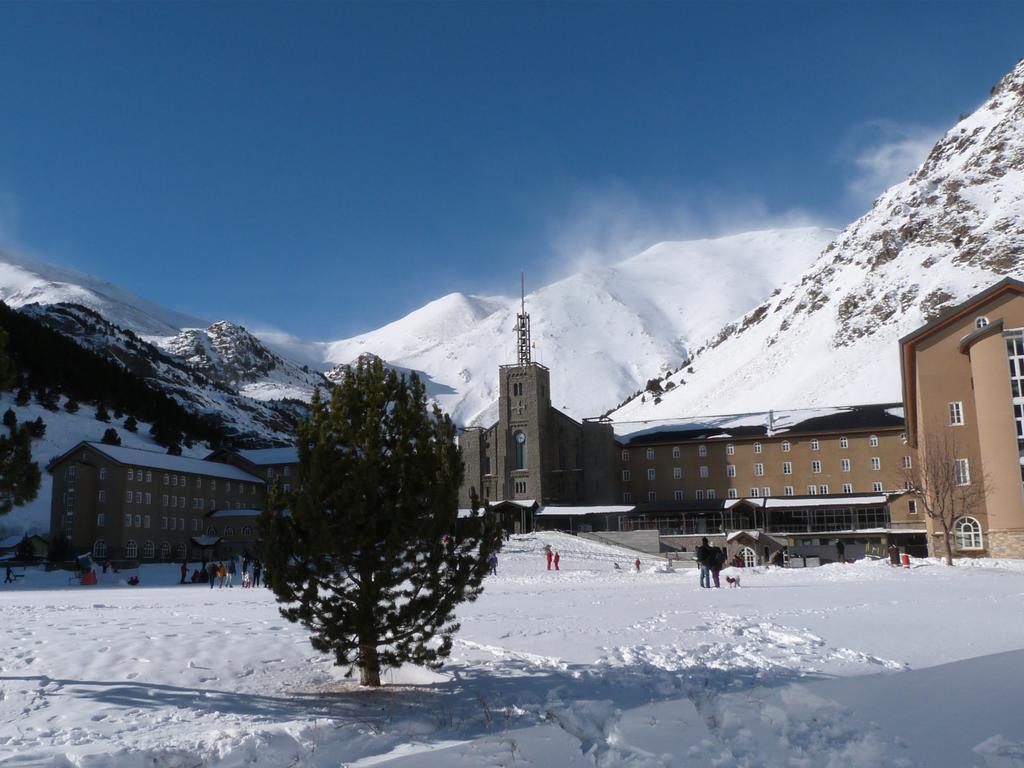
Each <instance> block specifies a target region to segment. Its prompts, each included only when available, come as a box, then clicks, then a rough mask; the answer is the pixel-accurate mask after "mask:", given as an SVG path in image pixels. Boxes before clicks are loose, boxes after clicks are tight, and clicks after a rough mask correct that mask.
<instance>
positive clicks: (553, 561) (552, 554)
mask: <svg viewBox="0 0 1024 768" xmlns="http://www.w3.org/2000/svg"><path fill="white" fill-rule="evenodd" d="M544 557H545V558H546V559H547V561H548V570H549V571H550V570H551V566H552V565H554V566H555V570H556V571H557V570H559V568H558V564H559V562H561V560H562V558H561V556H560V555H559V554H558V550H557V549H552V548H551V545H550V544H545V545H544Z"/></svg>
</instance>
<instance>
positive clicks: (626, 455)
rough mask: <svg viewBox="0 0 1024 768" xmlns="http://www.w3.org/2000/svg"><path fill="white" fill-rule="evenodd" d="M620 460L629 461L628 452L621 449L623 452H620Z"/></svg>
mask: <svg viewBox="0 0 1024 768" xmlns="http://www.w3.org/2000/svg"><path fill="white" fill-rule="evenodd" d="M622 460H623V461H629V451H627V450H625V449H623V451H622Z"/></svg>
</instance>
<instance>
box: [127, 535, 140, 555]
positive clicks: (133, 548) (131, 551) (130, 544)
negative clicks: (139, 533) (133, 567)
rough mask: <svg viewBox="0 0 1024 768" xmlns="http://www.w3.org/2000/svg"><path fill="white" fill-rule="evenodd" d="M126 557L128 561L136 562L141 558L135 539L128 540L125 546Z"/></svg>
mask: <svg viewBox="0 0 1024 768" xmlns="http://www.w3.org/2000/svg"><path fill="white" fill-rule="evenodd" d="M124 556H125V558H126V559H128V560H134V559H135V558H136V557H138V556H139V545H138V544H136V543H135V539H128V541H127V542H125V545H124Z"/></svg>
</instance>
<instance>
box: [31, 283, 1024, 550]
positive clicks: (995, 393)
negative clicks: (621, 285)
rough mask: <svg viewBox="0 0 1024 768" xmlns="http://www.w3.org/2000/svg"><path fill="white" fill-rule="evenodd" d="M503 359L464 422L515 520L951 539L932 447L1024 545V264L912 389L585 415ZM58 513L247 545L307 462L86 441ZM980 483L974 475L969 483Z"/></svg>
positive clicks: (464, 496)
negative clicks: (677, 414) (873, 401)
mask: <svg viewBox="0 0 1024 768" xmlns="http://www.w3.org/2000/svg"><path fill="white" fill-rule="evenodd" d="M516 331H517V337H518V359H517V362H516V363H515V364H510V365H505V366H501V368H500V369H499V403H498V405H499V408H498V414H499V415H498V420H497V421H496V422H495V423H494V424H492V425H490V426H489V427H486V428H481V427H471V428H467V429H465V430H464V431H463V433H462V434H461V436H460V441H459V442H460V446H461V449H462V454H463V460H464V462H465V466H466V473H465V479H464V484H463V487H462V489H461V491H460V500H461V504H462V506H463V507H468V506H469V504H470V498H471V492H472V493H475V494H476V496H477V497H478V498H479V500H480V502H481V503H482V504H486V505H487V507H488V508H489V509H490V510H492V511H493V512H494V513H495V514H499V515H501V516H502V518H503V520H504V522H505V525H506V526H507V528H508V529H509V530H511V531H529V530H533V529H535V528H558V529H562V530H568V531H572V532H575V533H583V534H586V535H590V536H595V537H599V538H604V539H606V540H609V541H616V542H619V543H623V544H628V545H630V546H636V547H639V548H644V549H647V550H649V551H660V552H665V551H672V550H679V551H683V550H692V547H693V546H694V545H695V544H696V542H697V541H699V539H700V538H701V537H702V536H708V538H709V539H711V540H712V542H713V543H718V544H720V545H722V546H725V547H726V548H727V550H728V553H729V555H730V557H732V558H735V559H736V560H737V562H742V563H744V564H756V563H762V562H765V561H766V560H768V559H770V558H773V557H774V556H775V555H776V553H778V552H779V551H780V550H785V552H786V554H787V556H788V557H789V558H790V561H791V562H794V563H795V562H798V561H799V562H804V561H805V560H804V558H813V559H814V561H815V562H824V561H827V560H829V559H831V558H834V557H835V556H836V552H837V543H841V544H842V549H843V551H844V553H845V554H844V556H845V557H847V558H855V557H860V556H863V555H865V554H883V553H885V552H886V550H887V549H888V547H889V545H891V544H896V545H897V546H899V547H901V548H902V549H903V550H905V551H909V552H911V553H913V554H924V553H925V551H927V552H929V553H931V554H941V553H942V551H943V547H942V543H941V540H940V539H939V537H938V534H939V533H940V531H939V530H937V528H936V525H935V524H934V523H933V521H932V520H931V519H929V517H928V515H927V514H926V507H927V505H926V504H925V503H924V500H923V499H922V498H921V497H920V496H919V495H917V494H915V493H914V492H912V491H911V487H912V485H913V484H914V482H915V478H916V476H917V475H918V474H919V473H920V471H921V466H920V462H922V461H923V460H924V459H925V458H926V457H927V458H929V459H930V460H933V461H934V460H936V459H935V455H936V454H937V452H936V451H935V450H929V446H932V448H933V449H934V448H935V447H936V446H941V447H943V448H944V449H946V454H948V455H945V454H943V455H942V456H941V461H942V462H943V463H944V464H945V463H948V464H949V465H950V466H951V467H952V468H953V472H954V473H955V488H954V491H953V492H957V490H956V489H960V491H963V492H964V497H965V498H968V497H969V498H972V499H975V501H972V503H971V505H970V507H969V508H968V509H965V510H964V511H963V514H960V515H959V516H958V517H957V519H956V520H955V521H954V550H955V553H956V554H958V555H960V556H979V555H984V556H993V557H1004V556H1005V557H1024V493H1022V487H1024V470H1022V462H1024V383H1022V382H1024V367H1022V366H1024V283H1020V282H1018V281H1016V280H1011V279H1006V280H1003V281H1001V282H1000V283H998V284H996V285H995V286H993V287H991V288H990V289H988V290H986V291H984V292H982V293H980V294H978V295H976V296H974V297H972V298H971V299H969V300H968V301H966V302H964V303H963V304H961V305H959V306H957V307H954V308H952V309H950V310H948V311H947V312H945V313H944V314H943V315H942V316H941V317H939V318H938V319H936V320H934V321H932V322H930V323H928V324H927V325H925V326H923V327H922V328H919V329H918V330H916V331H914V332H913V333H911V334H909V335H908V336H906V337H905V338H903V339H902V340H901V342H900V346H901V356H902V357H901V359H902V375H903V395H904V401H903V403H885V404H877V405H858V406H847V407H837V408H824V409H809V410H791V411H773V412H768V413H760V414H743V415H736V416H717V417H706V418H676V419H665V420H660V421H656V422H636V423H622V422H616V423H612V422H610V421H607V420H604V419H588V420H584V421H583V422H578V421H576V420H574V419H572V418H571V417H569V416H567V415H566V414H564V413H562V412H561V411H559V410H557V409H556V408H554V407H552V405H551V394H550V393H551V389H550V371H549V370H548V369H547V368H545V367H544V366H542V365H540V364H538V363H536V362H533V361H532V360H531V359H530V338H529V336H530V334H529V316H528V315H527V314H526V312H525V310H524V311H523V312H522V313H521V314H520V315H519V317H518V321H517V328H516ZM49 471H50V472H51V473H52V474H53V478H54V483H53V499H52V507H51V533H52V535H63V536H66V537H68V538H69V539H70V540H71V542H72V544H73V545H74V547H75V549H76V550H86V549H88V550H91V551H92V552H93V554H94V555H95V556H96V557H110V558H123V559H142V560H147V559H160V560H169V559H174V560H180V559H184V558H186V557H188V558H190V559H198V558H199V557H224V556H227V555H230V554H233V553H238V552H242V551H244V550H245V549H248V548H250V547H251V546H252V545H253V544H254V542H255V541H256V539H257V538H258V536H259V531H258V528H257V518H258V515H259V510H260V509H261V508H262V505H263V500H264V498H265V494H266V488H267V487H268V486H269V484H271V483H273V482H274V481H275V479H277V480H279V481H281V482H282V483H283V484H284V486H285V488H286V489H287V487H288V486H289V485H290V484H291V483H292V482H298V477H297V476H298V457H297V452H296V451H295V449H294V448H285V449H280V448H276V449H266V450H254V451H216V452H214V453H212V454H210V455H209V456H207V457H206V458H205V459H188V458H182V457H174V456H167V455H166V454H162V453H157V452H152V451H141V450H134V449H127V448H120V447H112V446H105V445H101V444H98V443H82V444H79V445H77V446H75V447H74V448H72V449H71V450H69V451H68V452H67V453H65V454H64V455H63V456H60V457H58V458H57V459H55V460H54V461H53V462H51V464H50V466H49ZM968 490H973V491H974V492H975V493H973V494H968V493H966V491H968Z"/></svg>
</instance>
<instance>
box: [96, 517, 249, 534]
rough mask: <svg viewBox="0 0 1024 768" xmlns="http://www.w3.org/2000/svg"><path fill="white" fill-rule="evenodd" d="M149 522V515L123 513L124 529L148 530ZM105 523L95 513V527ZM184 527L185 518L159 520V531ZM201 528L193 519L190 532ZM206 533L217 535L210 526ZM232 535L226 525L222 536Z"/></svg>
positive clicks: (215, 529)
mask: <svg viewBox="0 0 1024 768" xmlns="http://www.w3.org/2000/svg"><path fill="white" fill-rule="evenodd" d="M150 520H151V518H150V516H149V515H133V514H131V513H130V512H125V514H124V527H125V528H144V529H148V528H149V527H150ZM106 523H107V517H106V514H105V513H103V512H99V513H97V515H96V525H97V527H100V528H102V527H103V526H105V525H106ZM185 527H186V526H185V518H183V517H168V516H162V517H161V518H160V529H161V530H164V531H184V530H185ZM202 528H203V521H202V520H199V519H193V520H192V531H193V532H194V533H196V532H199V531H201V530H202ZM206 533H207V534H209V535H210V536H216V535H217V528H216V527H215V526H212V525H211V526H209V527H208V528H207V529H206ZM234 534H235V529H234V526H231V525H228V526H225V527H224V535H225V536H234ZM242 535H243V536H251V535H252V526H251V525H243V526H242Z"/></svg>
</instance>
